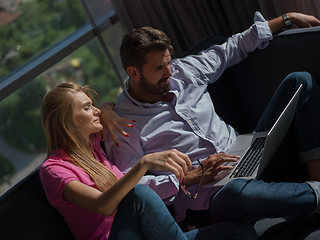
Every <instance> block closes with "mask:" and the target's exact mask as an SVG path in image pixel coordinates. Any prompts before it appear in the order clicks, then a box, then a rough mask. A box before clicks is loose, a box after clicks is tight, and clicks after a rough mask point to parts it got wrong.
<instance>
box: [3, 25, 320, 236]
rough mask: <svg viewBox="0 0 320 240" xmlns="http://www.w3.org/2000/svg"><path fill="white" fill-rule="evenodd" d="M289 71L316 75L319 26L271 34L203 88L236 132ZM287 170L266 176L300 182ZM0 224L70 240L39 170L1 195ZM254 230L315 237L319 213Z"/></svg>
mask: <svg viewBox="0 0 320 240" xmlns="http://www.w3.org/2000/svg"><path fill="white" fill-rule="evenodd" d="M224 40H225V38H224V37H223V36H220V35H215V36H211V37H209V38H207V39H205V40H203V41H202V42H201V43H199V44H197V45H196V46H195V47H193V48H192V49H190V50H188V51H187V52H186V53H185V54H192V53H197V52H199V51H201V50H202V49H205V48H206V47H208V46H209V45H211V44H214V43H222V42H223V41H224ZM293 71H309V72H310V73H312V74H314V75H315V76H317V77H318V78H319V79H320V28H318V27H315V28H312V29H307V30H300V29H299V30H288V31H285V32H283V33H282V34H279V35H277V36H275V37H274V40H273V41H272V42H271V43H270V45H269V46H268V47H267V48H265V49H263V50H256V51H254V52H253V53H251V54H250V55H249V57H248V58H247V59H246V60H244V61H242V62H241V63H239V64H238V65H236V66H233V67H231V68H229V69H228V70H227V71H226V72H225V73H224V74H223V75H222V76H221V79H220V80H219V81H217V82H216V83H214V84H212V85H210V86H209V87H208V91H209V92H210V94H211V97H212V101H213V102H214V104H215V107H216V110H217V112H218V114H219V115H220V116H221V117H222V118H223V119H224V120H225V121H226V122H228V123H229V124H231V125H232V126H234V127H235V128H236V129H237V130H238V131H239V132H250V131H252V130H253V129H254V126H255V124H256V122H257V121H258V119H259V117H260V116H261V114H262V112H263V110H264V108H265V107H266V105H267V103H268V101H269V100H270V98H271V96H272V94H273V92H274V91H275V89H276V88H277V86H278V84H279V83H280V82H281V80H282V79H283V78H284V77H285V76H286V75H287V74H289V73H290V72H293ZM226 92H228V94H226ZM315 107H318V106H315ZM294 157H296V156H293V158H294ZM290 172H291V171H290ZM292 172H293V173H294V174H292V176H290V174H289V176H287V174H285V175H283V172H282V171H280V172H279V173H271V178H272V179H276V180H277V179H279V180H284V179H285V180H288V181H304V180H305V178H306V176H305V171H304V170H303V168H302V167H301V166H298V165H297V166H292ZM296 173H297V174H296ZM272 174H274V176H272ZM286 178H287V179H286ZM0 226H1V232H0V238H1V239H10V240H14V239H24V240H28V239H30V240H31V239H32V240H38V239H39V240H40V239H41V240H42V239H46V240H50V239H59V240H64V239H74V238H73V236H72V234H71V232H70V231H69V229H68V227H67V225H66V223H65V222H64V220H63V218H62V217H61V216H60V215H59V213H58V212H57V211H56V210H55V209H54V208H52V207H51V206H50V205H49V203H48V201H47V199H46V197H45V194H44V191H43V188H42V186H41V183H40V179H39V174H38V169H35V170H34V171H33V172H32V173H31V174H30V175H29V176H27V177H26V178H25V179H23V180H22V181H21V182H19V183H18V184H17V185H15V186H14V187H13V188H12V189H11V190H9V191H8V192H6V193H5V194H4V195H2V196H1V197H0ZM255 229H256V231H257V233H258V235H259V238H260V239H263V240H265V239H290V240H292V239H299V240H300V239H305V240H311V239H320V217H319V215H318V214H317V213H312V214H309V215H307V216H290V217H286V218H277V219H263V220H260V221H258V222H257V223H256V224H255Z"/></svg>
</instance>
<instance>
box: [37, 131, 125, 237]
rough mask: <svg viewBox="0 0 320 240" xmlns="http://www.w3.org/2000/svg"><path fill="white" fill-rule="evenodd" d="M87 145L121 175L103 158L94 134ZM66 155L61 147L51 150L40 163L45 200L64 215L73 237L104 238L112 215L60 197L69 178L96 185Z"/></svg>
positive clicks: (103, 155)
mask: <svg viewBox="0 0 320 240" xmlns="http://www.w3.org/2000/svg"><path fill="white" fill-rule="evenodd" d="M91 145H92V150H93V152H94V154H95V157H96V159H98V160H99V161H101V162H102V163H103V164H104V165H106V166H107V167H108V168H109V169H110V170H111V171H112V172H113V173H114V174H115V175H116V176H117V177H118V178H121V177H122V176H123V174H122V173H121V172H120V171H119V170H118V168H117V167H116V166H115V165H113V164H112V163H110V162H109V161H108V160H107V158H106V155H105V153H104V151H103V150H102V149H101V147H100V142H99V138H98V137H97V136H96V135H94V136H92V138H91ZM67 158H68V155H67V154H66V152H65V151H64V150H54V151H52V152H51V153H50V154H49V156H48V157H47V159H46V160H45V161H44V162H43V163H42V165H41V167H40V170H39V174H40V179H41V182H42V185H43V188H44V190H45V193H46V196H47V198H48V201H49V202H50V204H51V205H52V206H53V207H55V208H56V209H57V210H58V211H59V213H60V214H61V215H62V216H63V217H64V220H65V221H66V222H67V224H68V226H69V229H70V230H71V232H72V233H73V235H74V236H75V238H76V239H108V236H109V233H110V229H111V226H112V222H113V216H105V215H102V214H99V213H95V212H91V211H89V210H86V209H84V208H82V207H79V206H77V205H75V204H73V203H71V202H69V201H66V200H64V199H63V197H62V191H63V189H64V187H65V186H66V185H67V184H68V183H69V182H71V181H74V180H75V181H79V182H82V183H84V184H86V185H88V186H91V187H94V188H96V186H95V183H94V182H93V181H92V180H91V178H90V177H89V175H88V174H87V173H86V172H85V171H84V170H83V169H82V168H79V167H77V166H75V165H73V164H72V163H71V162H69V161H68V160H67Z"/></svg>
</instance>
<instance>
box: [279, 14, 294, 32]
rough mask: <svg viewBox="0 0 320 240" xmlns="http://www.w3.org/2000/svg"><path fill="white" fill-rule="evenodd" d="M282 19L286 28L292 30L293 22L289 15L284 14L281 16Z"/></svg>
mask: <svg viewBox="0 0 320 240" xmlns="http://www.w3.org/2000/svg"><path fill="white" fill-rule="evenodd" d="M281 17H282V20H283V22H284V24H285V25H286V28H287V29H290V28H292V22H291V18H290V17H289V15H288V14H286V13H284V14H282V15H281Z"/></svg>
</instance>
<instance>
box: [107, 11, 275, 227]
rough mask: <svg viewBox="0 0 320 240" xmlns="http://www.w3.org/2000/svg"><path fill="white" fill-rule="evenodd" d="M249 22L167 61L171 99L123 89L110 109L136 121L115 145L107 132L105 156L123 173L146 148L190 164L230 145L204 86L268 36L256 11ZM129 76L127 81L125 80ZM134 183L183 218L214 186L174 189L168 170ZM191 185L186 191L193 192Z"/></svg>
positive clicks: (229, 132)
mask: <svg viewBox="0 0 320 240" xmlns="http://www.w3.org/2000/svg"><path fill="white" fill-rule="evenodd" d="M254 21H255V23H254V24H253V25H252V26H251V27H250V28H249V29H248V30H246V31H244V32H242V33H239V34H235V35H233V36H231V37H230V38H228V40H227V41H226V42H225V43H224V44H222V45H214V46H212V47H210V48H209V49H207V50H205V51H202V52H201V53H200V54H198V55H191V56H187V57H184V58H179V59H174V60H172V61H171V71H172V77H171V79H170V82H171V90H170V92H171V93H173V94H174V99H173V100H172V101H171V102H170V103H168V102H157V103H155V104H150V103H141V102H138V101H137V100H135V99H133V98H132V97H131V96H130V94H129V93H128V91H127V89H124V91H123V92H122V94H121V95H120V96H119V98H118V100H117V102H116V105H115V111H116V112H117V113H118V114H119V115H120V116H123V117H125V118H128V119H134V120H136V123H135V127H134V128H132V129H126V131H127V132H128V133H129V135H130V137H129V138H126V137H123V136H120V134H119V135H118V136H117V137H118V140H119V147H116V146H115V145H114V144H113V143H112V141H111V139H110V137H109V136H108V137H107V139H106V142H105V146H106V151H107V155H108V157H109V159H110V160H111V161H113V162H114V163H115V165H116V166H118V168H119V169H120V170H122V171H123V172H127V171H128V170H129V169H130V168H131V167H132V166H133V165H134V164H135V162H137V161H138V160H139V159H140V158H141V157H143V156H144V155H146V154H148V153H154V152H159V151H165V150H169V149H173V148H175V149H177V150H179V151H181V152H183V153H185V154H187V155H188V156H189V158H190V159H191V161H192V164H193V165H194V167H197V165H198V164H197V161H196V160H197V159H199V160H204V159H206V158H207V157H208V156H209V155H211V154H214V153H217V152H224V151H226V150H227V149H228V147H229V146H230V145H231V144H232V142H233V141H234V140H235V138H236V136H237V132H236V131H235V130H234V129H233V128H232V127H231V126H229V125H228V124H226V123H225V122H224V121H223V120H222V119H221V118H220V117H219V116H218V115H217V113H216V112H215V109H214V106H213V104H212V101H211V98H210V95H209V93H208V91H207V86H208V84H209V83H213V82H215V81H216V80H217V79H218V78H219V77H220V76H221V74H222V73H223V72H224V70H225V69H226V68H228V67H230V66H232V65H234V64H237V63H238V62H240V61H241V60H243V59H244V58H246V57H247V56H248V53H250V52H252V51H254V50H255V49H256V48H264V47H266V46H267V45H268V43H269V41H270V40H271V39H272V34H271V31H270V28H269V26H268V22H267V21H266V20H265V19H264V18H263V17H262V15H261V14H260V13H259V12H257V13H256V14H255V17H254ZM129 81H130V80H129ZM140 183H142V184H145V185H148V186H149V187H151V188H152V189H153V190H155V191H156V192H157V193H158V194H159V196H160V197H161V198H162V199H163V200H164V201H165V203H166V204H170V203H171V204H173V205H174V206H175V211H176V212H175V213H176V220H177V221H179V220H183V218H184V216H185V215H184V213H185V210H186V209H188V208H190V209H194V210H201V209H207V208H208V206H209V198H210V196H212V195H213V194H214V193H215V192H216V191H217V190H218V188H217V187H215V188H208V187H202V188H201V189H200V192H199V195H198V198H197V199H196V200H191V199H188V197H187V196H185V195H184V193H183V192H179V181H178V180H177V178H176V177H175V175H174V174H172V173H171V172H149V175H146V176H144V177H143V178H142V179H141V181H140ZM196 187H197V186H191V187H190V188H189V190H190V191H191V192H194V191H195V189H196Z"/></svg>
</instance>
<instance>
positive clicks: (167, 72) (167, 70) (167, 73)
mask: <svg viewBox="0 0 320 240" xmlns="http://www.w3.org/2000/svg"><path fill="white" fill-rule="evenodd" d="M165 74H166V75H168V77H171V76H172V73H171V65H170V64H168V65H167V66H166V68H165Z"/></svg>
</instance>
